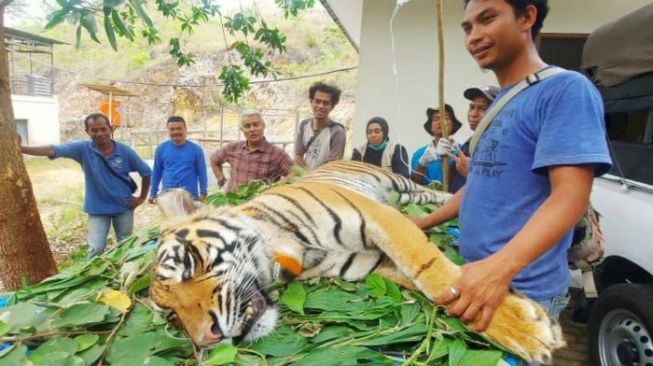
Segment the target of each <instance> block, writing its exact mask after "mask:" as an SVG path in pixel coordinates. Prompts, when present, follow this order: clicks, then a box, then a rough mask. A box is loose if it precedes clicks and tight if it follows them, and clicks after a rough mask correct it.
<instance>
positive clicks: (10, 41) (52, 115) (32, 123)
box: [4, 27, 63, 145]
mask: <svg viewBox="0 0 653 366" xmlns="http://www.w3.org/2000/svg"><path fill="white" fill-rule="evenodd" d="M4 32H5V47H6V50H7V60H6V62H7V67H8V69H9V88H10V89H11V104H12V106H13V110H14V119H15V120H16V129H17V130H18V134H19V135H20V136H21V138H22V140H23V143H25V144H26V145H44V144H57V143H59V104H58V102H57V97H56V95H54V93H53V92H54V88H53V81H54V72H53V67H54V60H53V54H52V48H53V46H54V45H55V44H63V42H59V41H56V40H54V39H50V38H46V37H41V36H38V35H35V34H31V33H27V32H23V31H20V30H17V29H12V28H6V27H5V29H4Z"/></svg>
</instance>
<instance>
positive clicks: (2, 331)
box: [0, 321, 11, 336]
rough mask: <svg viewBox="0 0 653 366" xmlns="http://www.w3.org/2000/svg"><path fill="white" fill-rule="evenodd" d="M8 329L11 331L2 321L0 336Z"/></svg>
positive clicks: (0, 323)
mask: <svg viewBox="0 0 653 366" xmlns="http://www.w3.org/2000/svg"><path fill="white" fill-rule="evenodd" d="M10 329H11V327H10V326H9V324H7V323H5V322H3V321H0V336H3V335H5V334H7V332H8V331H9V330H10Z"/></svg>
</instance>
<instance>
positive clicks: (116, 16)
mask: <svg viewBox="0 0 653 366" xmlns="http://www.w3.org/2000/svg"><path fill="white" fill-rule="evenodd" d="M111 19H112V20H113V24H114V25H115V26H116V27H118V31H119V32H120V35H121V36H123V37H125V38H127V39H128V40H130V41H132V42H133V41H134V33H133V32H132V31H131V30H130V29H129V27H127V25H126V24H125V22H124V21H123V20H122V17H121V16H120V13H118V11H116V9H112V10H111Z"/></svg>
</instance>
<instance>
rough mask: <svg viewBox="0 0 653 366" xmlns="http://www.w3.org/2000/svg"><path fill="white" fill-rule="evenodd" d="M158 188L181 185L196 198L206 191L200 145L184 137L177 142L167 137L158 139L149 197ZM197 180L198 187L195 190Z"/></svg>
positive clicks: (155, 194)
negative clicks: (183, 139)
mask: <svg viewBox="0 0 653 366" xmlns="http://www.w3.org/2000/svg"><path fill="white" fill-rule="evenodd" d="M159 183H161V190H163V191H166V190H168V189H171V188H183V189H185V190H187V191H188V192H190V194H192V195H193V197H195V198H197V197H198V196H199V194H204V195H205V194H206V185H207V179H206V161H205V160H204V152H203V151H202V148H201V147H200V146H199V145H197V144H196V143H194V142H192V141H188V140H186V141H185V142H184V144H183V145H181V146H177V145H175V144H174V143H173V142H172V141H171V140H168V141H165V142H163V143H161V144H160V145H159V146H157V148H156V153H155V154H154V169H153V173H152V185H151V186H150V197H156V196H157V194H158V192H159ZM198 184H199V191H198V190H197V187H198Z"/></svg>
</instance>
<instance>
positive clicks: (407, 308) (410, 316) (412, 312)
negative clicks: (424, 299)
mask: <svg viewBox="0 0 653 366" xmlns="http://www.w3.org/2000/svg"><path fill="white" fill-rule="evenodd" d="M421 310H422V309H421V306H420V305H419V304H417V303H412V304H402V305H401V310H400V315H401V323H400V325H401V326H406V325H408V324H410V323H412V322H413V321H414V320H415V319H416V318H417V316H418V315H419V314H420V311H421Z"/></svg>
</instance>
